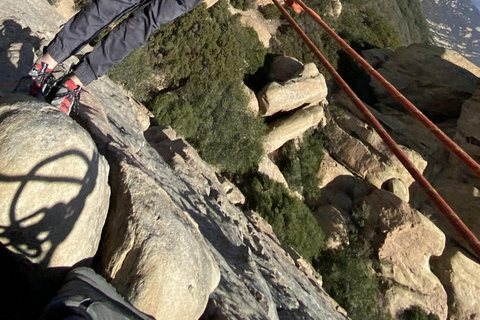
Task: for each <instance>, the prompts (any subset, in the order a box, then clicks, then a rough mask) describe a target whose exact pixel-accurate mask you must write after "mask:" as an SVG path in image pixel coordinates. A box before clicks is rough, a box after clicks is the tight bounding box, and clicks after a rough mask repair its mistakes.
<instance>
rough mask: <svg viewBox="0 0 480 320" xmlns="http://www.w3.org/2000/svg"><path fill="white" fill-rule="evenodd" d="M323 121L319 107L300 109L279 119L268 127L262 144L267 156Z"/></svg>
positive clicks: (321, 110)
mask: <svg viewBox="0 0 480 320" xmlns="http://www.w3.org/2000/svg"><path fill="white" fill-rule="evenodd" d="M324 121H325V115H324V112H323V107H322V106H320V105H317V106H312V107H308V108H302V109H300V110H298V111H295V112H294V113H293V114H292V115H291V116H289V117H285V118H280V119H278V120H276V121H274V122H272V123H271V124H270V125H269V132H268V134H267V136H266V137H265V142H264V144H263V146H264V149H265V152H266V153H267V154H268V153H270V152H273V151H275V150H277V149H278V148H280V147H281V146H283V145H284V144H285V142H287V141H289V140H292V139H295V138H298V137H301V136H302V135H303V133H305V131H307V130H308V129H310V128H312V127H316V126H317V125H319V124H321V123H322V122H324Z"/></svg>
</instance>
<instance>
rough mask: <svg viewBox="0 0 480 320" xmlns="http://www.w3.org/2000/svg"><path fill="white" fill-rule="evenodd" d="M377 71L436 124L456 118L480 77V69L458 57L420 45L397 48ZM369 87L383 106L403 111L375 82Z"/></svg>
mask: <svg viewBox="0 0 480 320" xmlns="http://www.w3.org/2000/svg"><path fill="white" fill-rule="evenodd" d="M377 71H378V72H380V74H382V75H383V76H384V77H385V78H386V79H387V80H388V81H390V82H391V83H392V84H393V85H394V86H395V87H396V88H397V89H398V90H399V91H400V92H401V93H402V94H404V95H405V96H406V97H407V99H409V100H410V101H411V102H412V103H413V104H414V105H415V106H416V107H417V108H419V109H420V110H421V111H422V112H424V113H425V114H426V115H428V116H430V117H432V119H434V120H435V121H440V120H442V121H443V120H446V119H449V118H458V116H459V115H460V111H461V106H462V104H463V102H464V101H465V100H466V99H468V98H470V96H471V95H472V94H473V92H474V91H475V84H476V81H477V78H478V77H479V76H480V68H478V67H476V66H475V65H473V64H472V63H470V62H469V61H468V60H466V59H465V58H463V57H462V56H460V55H459V54H457V53H455V52H453V51H449V50H446V49H443V48H439V47H435V46H429V45H422V44H414V45H410V46H409V47H400V48H399V49H397V50H396V51H395V52H394V53H393V54H391V55H390V56H389V59H388V61H386V62H385V63H383V64H382V65H381V68H380V69H378V70H377ZM371 85H372V86H373V88H374V90H375V94H376V96H377V98H378V99H379V100H380V101H381V102H382V103H383V104H385V105H387V106H389V107H392V108H402V107H401V106H400V105H399V104H398V103H397V102H396V101H395V100H393V98H391V97H390V95H389V94H388V93H387V92H386V91H385V89H383V87H381V86H380V85H379V84H378V83H377V82H376V81H374V80H372V82H371Z"/></svg>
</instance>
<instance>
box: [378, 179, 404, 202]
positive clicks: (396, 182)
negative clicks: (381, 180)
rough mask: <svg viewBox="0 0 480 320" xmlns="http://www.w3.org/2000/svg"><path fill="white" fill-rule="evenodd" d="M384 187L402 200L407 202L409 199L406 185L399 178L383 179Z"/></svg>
mask: <svg viewBox="0 0 480 320" xmlns="http://www.w3.org/2000/svg"><path fill="white" fill-rule="evenodd" d="M384 187H385V188H384V189H386V190H388V191H390V192H391V193H393V194H394V195H396V196H397V197H399V198H400V199H401V200H402V201H404V202H408V201H409V200H410V194H409V192H408V188H407V186H406V185H405V184H404V183H403V182H402V180H400V179H396V178H392V179H390V180H387V181H385V184H384Z"/></svg>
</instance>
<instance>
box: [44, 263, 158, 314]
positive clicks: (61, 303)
mask: <svg viewBox="0 0 480 320" xmlns="http://www.w3.org/2000/svg"><path fill="white" fill-rule="evenodd" d="M40 319H41V320H57V319H58V320H60V319H62V320H63V319H76V320H77V319H78V320H80V319H88V320H97V319H98V320H152V319H153V320H155V319H154V318H153V317H150V316H148V315H146V314H144V313H142V312H141V311H139V310H138V309H136V308H135V307H134V306H132V305H131V304H130V303H128V302H127V301H125V300H124V299H123V298H122V297H121V296H120V295H119V294H118V293H117V291H116V290H115V288H114V287H113V286H112V285H111V284H109V283H108V282H107V281H106V280H105V279H104V278H103V277H101V276H100V275H98V274H96V273H95V272H94V271H93V270H92V269H90V268H86V267H80V268H75V269H73V270H72V271H70V272H69V273H68V274H67V276H66V278H65V281H64V284H63V285H62V287H61V288H60V290H59V291H58V293H57V295H56V296H55V297H54V298H53V300H52V301H50V303H49V304H48V305H47V307H46V308H45V311H44V314H43V316H42V317H40Z"/></svg>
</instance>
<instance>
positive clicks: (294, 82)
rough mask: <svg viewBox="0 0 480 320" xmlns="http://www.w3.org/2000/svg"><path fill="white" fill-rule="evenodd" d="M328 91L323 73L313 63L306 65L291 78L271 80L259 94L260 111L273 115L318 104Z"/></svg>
mask: <svg viewBox="0 0 480 320" xmlns="http://www.w3.org/2000/svg"><path fill="white" fill-rule="evenodd" d="M327 93H328V89H327V84H326V82H325V78H324V77H323V75H322V74H321V73H320V72H318V69H317V67H316V66H315V64H313V63H308V64H306V65H305V67H304V69H303V71H302V72H301V73H299V74H297V75H295V76H294V78H292V79H291V80H288V81H286V82H282V83H278V82H271V83H270V84H268V85H267V86H266V87H265V88H263V89H262V90H261V91H260V92H259V93H258V94H257V97H258V101H259V104H260V113H261V114H262V115H263V116H271V115H273V114H275V113H277V112H285V111H290V110H294V109H297V108H299V107H301V106H303V105H309V104H318V103H320V102H321V101H323V100H324V99H325V98H326V96H327Z"/></svg>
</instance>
